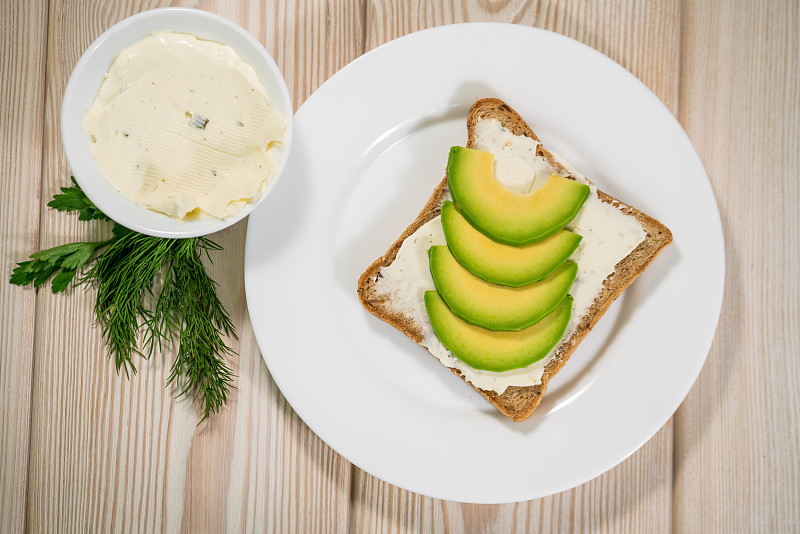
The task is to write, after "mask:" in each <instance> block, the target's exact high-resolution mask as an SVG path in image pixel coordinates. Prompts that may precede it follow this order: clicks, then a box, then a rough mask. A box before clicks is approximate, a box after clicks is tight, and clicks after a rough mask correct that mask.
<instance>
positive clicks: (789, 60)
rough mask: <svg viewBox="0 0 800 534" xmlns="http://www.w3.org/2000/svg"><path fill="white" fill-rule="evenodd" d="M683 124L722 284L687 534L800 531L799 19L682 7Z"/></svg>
mask: <svg viewBox="0 0 800 534" xmlns="http://www.w3.org/2000/svg"><path fill="white" fill-rule="evenodd" d="M686 8H687V10H686V13H685V14H684V17H683V20H684V31H683V40H682V44H681V49H682V54H681V55H682V62H683V72H682V83H681V92H680V94H681V114H680V119H681V122H682V123H683V125H684V128H686V130H687V132H688V133H689V136H690V137H691V138H692V141H693V142H694V145H695V147H696V148H697V151H698V153H699V154H700V157H701V159H702V160H703V162H704V164H705V166H706V169H707V171H708V174H709V176H710V178H711V182H712V185H713V187H714V191H715V193H716V196H717V200H718V204H719V206H720V211H721V216H722V225H723V232H724V235H725V246H726V251H725V256H726V258H725V259H726V270H727V273H726V280H725V297H724V301H723V304H722V315H721V317H720V323H719V327H718V329H717V335H716V338H715V341H714V345H713V347H712V350H711V353H710V355H709V358H708V361H707V362H706V365H705V367H704V369H703V371H702V373H701V375H700V378H699V380H698V382H697V383H696V384H695V386H694V388H693V389H692V391H691V393H690V394H689V396H688V398H687V400H686V401H685V402H684V404H683V406H682V407H681V409H680V410H679V411H678V414H677V415H676V418H675V421H676V423H675V429H676V444H675V508H674V525H675V529H676V531H679V532H687V531H693V532H797V531H798V529H800V447H798V445H800V393H799V392H798V387H797V384H798V382H800V360H798V355H800V333H798V328H797V327H798V324H800V307H799V304H798V303H800V282H798V278H797V276H795V275H794V274H793V272H792V271H793V269H794V266H796V265H797V264H798V262H800V246H799V245H798V243H800V230H798V228H800V210H798V205H799V204H800V184H799V183H798V180H797V177H798V176H800V156H799V155H798V154H799V153H800V27H799V26H798V21H800V8H799V7H798V4H797V3H796V2H767V1H758V2H748V1H738V2H723V3H718V2H714V3H712V2H711V1H707V2H699V3H692V2H687V3H686Z"/></svg>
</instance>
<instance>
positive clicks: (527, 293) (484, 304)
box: [428, 245, 578, 330]
mask: <svg viewBox="0 0 800 534" xmlns="http://www.w3.org/2000/svg"><path fill="white" fill-rule="evenodd" d="M428 257H429V260H430V267H431V275H432V276H433V283H434V284H435V285H436V290H437V291H438V292H439V295H441V297H442V299H443V300H444V301H445V302H446V303H447V306H448V307H449V308H450V309H451V310H453V313H455V314H456V315H458V316H459V317H460V318H461V319H463V320H464V321H466V322H468V323H471V324H474V325H478V326H482V327H483V328H486V329H488V330H522V329H524V328H527V327H529V326H530V325H532V324H533V323H535V322H537V321H539V320H540V319H541V318H542V317H544V316H545V315H547V314H549V313H550V312H551V311H553V310H554V309H555V308H556V306H558V303H559V302H561V300H562V299H563V298H564V295H566V294H567V292H568V291H569V288H570V287H571V286H572V282H573V281H574V280H575V275H576V274H577V272H578V264H577V263H574V262H571V261H568V262H564V263H563V264H562V265H561V266H559V267H558V268H557V269H556V270H555V271H553V273H552V274H551V275H550V276H548V277H547V278H545V279H544V280H541V281H540V282H533V283H532V284H528V285H526V286H523V287H509V286H501V285H497V284H493V283H491V282H487V281H486V280H483V279H481V278H478V277H477V276H475V275H474V274H472V273H471V272H469V271H468V270H467V269H466V268H464V266H462V265H461V264H460V263H458V261H457V260H456V259H455V257H453V255H452V254H451V253H450V250H449V249H448V248H447V247H445V246H442V245H440V246H434V247H431V248H429V249H428Z"/></svg>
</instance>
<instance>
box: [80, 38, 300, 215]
mask: <svg viewBox="0 0 800 534" xmlns="http://www.w3.org/2000/svg"><path fill="white" fill-rule="evenodd" d="M83 130H84V133H85V134H86V136H87V137H88V138H89V140H90V142H91V152H92V156H94V159H95V162H96V163H97V167H98V168H99V170H100V172H101V173H102V174H103V176H105V178H106V179H107V180H108V181H109V182H111V184H113V185H114V186H115V187H116V188H117V189H118V190H119V191H120V192H121V193H122V194H124V195H125V196H127V197H128V198H130V199H131V200H133V201H134V202H136V203H138V204H140V205H142V206H145V207H147V208H149V209H152V210H154V211H158V212H162V213H165V214H167V215H170V216H171V217H175V218H177V219H184V218H187V217H210V218H217V219H223V218H225V217H229V216H231V215H233V214H235V213H237V212H239V211H241V209H242V208H243V207H244V206H245V205H246V204H247V203H248V202H251V201H254V200H256V199H257V198H258V197H259V196H260V194H261V192H262V191H263V190H264V188H265V187H266V186H267V185H268V184H269V183H270V182H271V180H272V177H273V175H274V172H275V165H274V163H273V154H272V149H273V147H275V146H276V144H278V143H280V141H281V140H282V139H283V135H284V130H285V121H284V119H283V118H282V117H281V116H280V115H279V114H278V113H277V112H276V110H275V109H274V107H273V106H272V105H271V103H270V99H269V96H268V95H267V91H266V89H265V88H264V85H263V84H262V83H261V82H260V81H259V79H258V76H257V75H256V73H255V71H254V70H253V68H252V67H251V66H250V65H248V64H247V63H245V62H244V61H242V60H241V59H240V58H239V56H238V55H237V54H236V52H235V51H234V50H233V49H232V48H230V47H229V46H226V45H223V44H220V43H216V42H213V41H204V40H200V39H197V38H196V37H194V36H192V35H187V34H181V33H173V32H158V33H154V34H152V35H150V36H148V37H145V38H144V39H142V40H140V41H137V42H136V43H134V44H133V45H131V46H130V47H128V48H126V49H125V50H123V51H122V52H121V53H120V54H119V55H118V56H117V58H116V59H114V61H113V63H112V64H111V67H110V68H109V70H108V72H107V73H106V77H105V80H104V81H103V84H102V85H101V86H100V90H99V92H98V93H97V97H96V99H95V101H94V104H93V105H92V107H91V108H90V109H89V111H87V112H86V114H85V115H84V117H83Z"/></svg>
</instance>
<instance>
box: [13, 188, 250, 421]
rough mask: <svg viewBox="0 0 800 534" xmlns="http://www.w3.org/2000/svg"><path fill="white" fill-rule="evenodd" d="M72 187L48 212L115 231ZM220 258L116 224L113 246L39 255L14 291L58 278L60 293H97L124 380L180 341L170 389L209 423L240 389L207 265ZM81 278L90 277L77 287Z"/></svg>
mask: <svg viewBox="0 0 800 534" xmlns="http://www.w3.org/2000/svg"><path fill="white" fill-rule="evenodd" d="M72 182H73V184H74V187H62V188H61V194H57V195H55V196H54V197H53V200H52V201H51V202H50V203H49V204H48V206H50V207H51V208H54V209H56V210H59V211H77V212H78V213H79V217H78V218H79V219H80V220H82V221H90V220H101V221H109V222H112V223H113V221H111V219H109V218H108V217H107V216H106V215H105V214H104V213H103V212H102V211H100V210H99V209H98V208H97V206H95V205H94V204H93V203H92V202H91V200H89V198H88V197H87V196H86V195H85V194H84V192H83V191H82V190H81V188H80V187H79V186H78V184H77V182H75V179H74V178H73V179H72ZM213 250H221V247H220V246H219V245H217V244H216V243H215V242H213V241H211V240H210V239H208V238H206V237H195V238H190V239H165V238H159V237H151V236H146V235H142V234H139V233H137V232H134V231H131V230H128V229H127V228H125V227H124V226H121V225H119V224H117V223H113V227H112V236H111V238H109V239H107V240H106V241H92V242H78V243H69V244H66V245H61V246H58V247H53V248H49V249H47V250H41V251H39V252H35V253H33V254H31V259H30V260H28V261H23V262H20V263H18V264H17V267H16V268H15V269H14V271H13V273H12V275H11V283H12V284H17V285H20V286H25V285H30V284H33V285H34V286H35V287H38V286H41V285H42V284H44V283H45V282H47V280H49V279H51V278H52V283H51V286H52V291H53V293H59V292H62V291H64V290H65V289H66V288H67V287H68V286H69V285H70V283H73V282H74V283H75V285H85V286H91V287H94V288H95V289H96V290H97V299H96V301H95V306H94V311H95V314H96V316H97V321H98V323H99V324H100V325H101V327H102V329H103V337H104V339H105V342H106V344H107V345H108V348H109V350H110V353H111V354H112V355H113V357H114V360H115V364H116V367H117V372H119V371H120V369H123V370H124V371H125V374H126V375H128V373H129V371H132V372H133V373H136V367H135V366H134V364H133V357H134V355H137V354H138V355H141V356H143V357H144V358H149V357H150V356H151V355H152V354H153V352H154V351H155V349H156V347H158V348H159V349H160V348H161V347H162V346H163V345H164V344H171V343H173V342H174V341H175V340H177V342H178V352H177V355H176V357H175V361H174V363H173V365H172V370H171V372H170V374H169V378H168V379H167V384H168V385H169V384H175V385H176V386H177V387H178V389H179V393H178V395H179V396H180V395H184V394H187V393H189V392H193V393H194V396H195V398H197V397H199V398H200V399H201V401H202V405H203V419H205V418H207V417H208V416H209V415H210V414H212V413H216V412H217V411H218V410H219V409H220V407H222V406H223V405H224V404H225V402H226V401H227V399H228V392H229V391H230V388H231V387H233V373H232V371H231V369H230V368H229V367H228V366H227V365H226V364H225V357H226V356H228V355H233V354H234V352H233V350H232V349H231V348H230V347H228V346H227V345H226V344H225V341H224V340H223V336H224V335H230V336H235V335H236V333H235V328H234V326H233V323H232V322H231V319H230V317H229V315H228V312H227V311H226V310H225V307H224V306H223V305H222V302H220V300H219V298H218V297H217V292H216V288H217V283H216V282H214V280H212V279H211V277H209V275H208V273H207V272H206V269H205V267H204V266H203V263H202V257H203V256H204V255H205V256H206V258H207V259H208V260H209V261H211V257H210V254H209V253H210V252H211V251H213ZM79 271H80V272H82V273H83V274H82V276H80V277H78V278H77V280H76V276H77V275H78V272H79ZM159 275H161V282H160V283H157V282H158V279H159ZM142 331H144V336H143V338H142V340H143V344H142V349H141V350H140V349H139V346H138V340H139V339H140V337H139V334H140V333H142Z"/></svg>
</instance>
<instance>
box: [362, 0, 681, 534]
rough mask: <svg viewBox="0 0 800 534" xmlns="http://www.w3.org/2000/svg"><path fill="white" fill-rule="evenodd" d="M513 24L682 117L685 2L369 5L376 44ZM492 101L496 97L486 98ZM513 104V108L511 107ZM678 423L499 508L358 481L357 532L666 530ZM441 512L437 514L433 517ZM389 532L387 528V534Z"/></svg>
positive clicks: (366, 478) (371, 480) (371, 34)
mask: <svg viewBox="0 0 800 534" xmlns="http://www.w3.org/2000/svg"><path fill="white" fill-rule="evenodd" d="M475 21H496V22H514V23H518V24H526V25H529V26H535V27H539V28H544V29H548V30H551V31H556V32H558V33H561V34H563V35H567V36H569V37H572V38H573V39H576V40H578V41H581V42H584V43H585V44H588V45H589V46H592V47H594V48H596V49H598V50H600V51H601V52H603V53H605V54H606V55H608V56H609V57H611V58H612V59H614V60H615V61H617V62H619V63H620V64H621V65H623V66H624V67H626V68H627V69H628V70H630V71H631V72H633V73H634V74H635V75H636V76H638V77H639V78H640V79H642V80H643V81H644V82H645V83H646V84H647V85H648V87H650V89H651V90H652V91H653V92H654V93H655V94H656V95H657V96H658V97H659V98H661V100H662V101H663V102H664V103H665V104H666V105H667V107H668V108H669V109H670V110H671V111H672V112H673V113H674V114H676V115H677V113H678V108H679V102H678V88H679V84H678V80H679V73H680V63H679V53H678V51H679V48H680V28H679V22H680V6H679V3H678V2H677V1H675V2H640V3H635V4H630V3H627V2H607V3H596V2H580V1H572V2H546V1H543V2H535V3H534V2H512V1H506V2H488V1H471V2H446V3H443V4H440V3H435V2H430V3H426V2H408V3H404V4H402V5H400V4H398V3H396V2H392V1H379V0H376V1H374V2H372V4H371V8H370V11H369V18H368V20H367V31H368V34H367V37H368V41H367V44H368V46H369V47H370V48H372V47H374V46H377V45H379V44H381V43H384V42H386V41H389V40H391V39H394V38H396V37H400V36H401V35H404V34H406V33H409V32H412V31H417V30H421V29H424V28H427V27H432V26H436V25H440V24H448V23H455V22H475ZM486 96H492V95H486ZM511 104H512V106H513V103H511ZM671 477H672V423H671V421H670V422H669V423H667V424H666V425H665V427H664V428H662V429H661V431H659V432H658V433H657V434H656V435H655V436H654V437H653V438H652V439H651V440H650V441H649V442H648V443H647V444H645V446H644V447H642V448H641V449H640V450H639V451H637V452H636V453H635V454H634V455H633V456H631V457H630V458H629V459H628V460H626V461H625V462H623V463H622V464H620V465H619V466H617V467H616V468H614V469H612V470H611V471H609V472H608V473H606V474H605V475H603V476H600V477H598V478H596V479H594V480H592V481H590V482H588V483H587V484H584V485H583V486H580V487H578V488H576V489H574V490H571V491H567V492H563V493H561V494H559V495H555V496H553V497H548V498H545V499H540V500H536V501H529V502H527V503H517V504H507V505H498V506H475V505H470V506H468V505H455V506H451V505H449V504H452V503H444V502H442V501H438V500H436V499H428V498H421V497H419V496H413V495H410V494H407V493H408V492H403V491H402V490H398V489H397V488H392V487H390V486H389V485H388V484H386V483H384V482H381V481H379V480H377V479H375V478H373V477H371V476H369V475H368V474H366V473H363V472H361V471H357V472H356V475H355V477H354V481H353V484H354V490H353V493H354V495H355V496H356V500H355V502H354V504H353V511H352V518H353V523H354V526H355V527H356V528H355V531H356V532H376V531H389V532H417V531H423V532H440V531H441V529H442V527H444V528H445V529H446V530H447V531H449V532H498V533H499V532H529V531H531V530H541V531H545V532H571V531H575V530H579V531H589V532H604V531H607V532H622V531H627V532H666V531H668V530H669V529H670V524H671V520H672V518H671V500H672V491H671V489H672V488H671ZM432 511H437V513H431V512H432ZM387 526H388V528H387Z"/></svg>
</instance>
